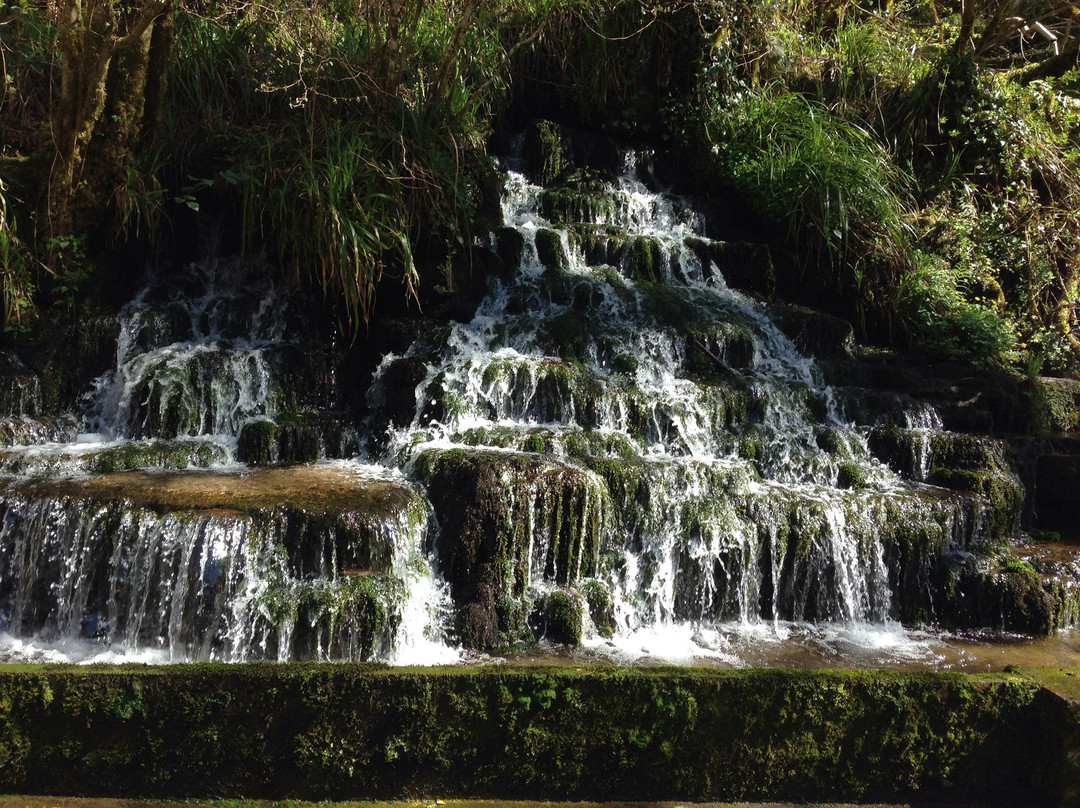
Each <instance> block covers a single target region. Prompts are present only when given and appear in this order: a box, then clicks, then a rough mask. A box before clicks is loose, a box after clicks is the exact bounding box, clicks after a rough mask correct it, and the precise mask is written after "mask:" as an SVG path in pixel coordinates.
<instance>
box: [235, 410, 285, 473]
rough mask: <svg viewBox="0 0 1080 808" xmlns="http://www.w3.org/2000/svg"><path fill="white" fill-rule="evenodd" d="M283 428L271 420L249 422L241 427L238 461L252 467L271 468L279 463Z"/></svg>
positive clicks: (237, 449) (237, 444)
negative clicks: (279, 443) (279, 445)
mask: <svg viewBox="0 0 1080 808" xmlns="http://www.w3.org/2000/svg"><path fill="white" fill-rule="evenodd" d="M280 438H281V427H279V426H278V425H277V424H276V423H274V422H273V421H269V420H260V421H248V422H247V423H246V424H244V425H243V426H242V427H240V435H239V436H238V438H237V440H236V459H237V460H239V461H240V462H241V463H247V464H248V465H251V466H270V465H273V464H274V463H276V462H277V461H278V456H279V449H278V441H279V440H280Z"/></svg>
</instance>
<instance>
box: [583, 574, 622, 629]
mask: <svg viewBox="0 0 1080 808" xmlns="http://www.w3.org/2000/svg"><path fill="white" fill-rule="evenodd" d="M581 589H582V592H583V593H584V595H585V603H586V604H587V605H588V607H589V617H590V618H592V622H593V625H594V626H595V627H596V630H597V632H598V633H599V634H600V636H601V637H610V636H611V635H612V634H614V632H615V602H614V600H613V599H612V597H611V589H610V588H609V587H608V585H607V584H606V583H604V582H603V581H601V580H599V579H597V578H589V579H587V580H586V581H585V582H584V583H583V584H582V587H581Z"/></svg>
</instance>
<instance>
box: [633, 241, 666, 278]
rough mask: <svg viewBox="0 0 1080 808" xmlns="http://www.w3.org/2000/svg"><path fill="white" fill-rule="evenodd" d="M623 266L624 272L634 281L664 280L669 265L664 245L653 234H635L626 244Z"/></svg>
mask: <svg viewBox="0 0 1080 808" xmlns="http://www.w3.org/2000/svg"><path fill="white" fill-rule="evenodd" d="M622 267H623V272H624V274H625V275H626V276H627V277H628V278H630V279H631V280H634V281H652V282H657V281H660V280H663V278H664V276H665V275H666V271H667V266H666V258H665V255H664V248H663V245H662V244H661V243H660V240H659V239H656V238H653V237H652V236H635V237H633V238H631V239H630V241H629V242H628V243H627V245H626V253H625V256H624V257H623V261H622Z"/></svg>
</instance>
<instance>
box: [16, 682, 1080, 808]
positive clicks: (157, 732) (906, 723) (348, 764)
mask: <svg viewBox="0 0 1080 808" xmlns="http://www.w3.org/2000/svg"><path fill="white" fill-rule="evenodd" d="M1046 693H1047V691H1046V690H1044V689H1042V688H1041V686H1040V685H1039V684H1038V683H1037V682H1036V681H1034V680H1032V679H1030V678H1027V677H1022V676H1017V675H1002V676H992V677H973V676H969V675H962V674H933V673H926V674H905V673H890V672H860V671H828V672H821V671H798V672H793V671H781V670H771V671H709V670H685V669H679V670H634V669H630V670H627V669H610V668H590V669H588V670H585V671H582V670H576V669H567V668H504V667H501V666H496V667H486V668H479V669H461V668H455V669H447V670H440V669H421V670H416V669H413V670H409V669H386V668H379V667H372V666H354V665H332V666H317V665H310V666H306V665H287V666H279V665H270V664H265V665H261V664H253V665H236V666H218V665H197V666H178V667H170V668H167V669H161V668H143V667H132V668H110V669H74V668H52V667H39V668H22V669H20V668H9V669H5V670H4V671H3V672H2V673H0V792H8V793H26V792H27V791H34V792H37V793H48V794H82V795H98V796H102V795H140V796H174V797H179V796H189V797H190V796H204V797H205V796H208V795H214V796H246V797H278V798H282V797H305V798H323V797H336V798H361V797H402V796H407V797H413V796H422V795H438V796H445V797H449V796H473V797H503V798H510V797H531V798H562V799H578V798H581V799H587V798H593V799H637V800H642V799H792V800H801V799H814V800H827V799H844V800H856V799H893V798H911V797H918V798H922V799H929V798H949V799H956V798H963V799H978V800H982V801H984V802H998V803H1008V802H1012V803H1013V804H1030V805H1034V804H1040V805H1054V804H1062V805H1063V804H1065V802H1063V801H1062V799H1063V796H1064V795H1066V794H1067V793H1075V791H1068V787H1067V785H1063V783H1062V775H1061V774H1060V772H1059V769H1060V767H1057V766H1054V767H1051V770H1049V771H1048V770H1047V767H1046V766H1045V765H1041V764H1040V762H1039V761H1041V760H1042V761H1045V760H1060V759H1062V757H1061V756H1062V755H1063V754H1066V753H1067V752H1063V751H1062V750H1061V749H1060V747H1061V742H1062V741H1061V739H1062V737H1064V736H1063V734H1062V732H1061V722H1065V723H1067V724H1069V726H1072V724H1074V723H1076V722H1077V718H1076V711H1075V710H1070V709H1068V707H1067V706H1063V705H1067V700H1063V699H1061V698H1057V697H1055V698H1046V697H1044V694H1046ZM1070 722H1071V723H1070ZM1076 735H1077V733H1076V732H1075V728H1074V729H1073V731H1072V735H1071V736H1070V737H1073V738H1075V737H1076ZM1055 756H1056V757H1055Z"/></svg>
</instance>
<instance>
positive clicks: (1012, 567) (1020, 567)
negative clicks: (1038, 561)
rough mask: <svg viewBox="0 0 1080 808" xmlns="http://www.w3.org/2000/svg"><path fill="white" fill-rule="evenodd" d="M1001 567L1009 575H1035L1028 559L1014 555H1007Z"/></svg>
mask: <svg viewBox="0 0 1080 808" xmlns="http://www.w3.org/2000/svg"><path fill="white" fill-rule="evenodd" d="M1002 569H1003V570H1005V572H1007V573H1009V574H1010V575H1032V576H1034V575H1037V573H1036V572H1035V568H1034V567H1033V566H1031V562H1030V561H1025V560H1024V559H1022V558H1017V557H1016V556H1009V557H1008V558H1007V559H1005V562H1004V563H1003V564H1002Z"/></svg>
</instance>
